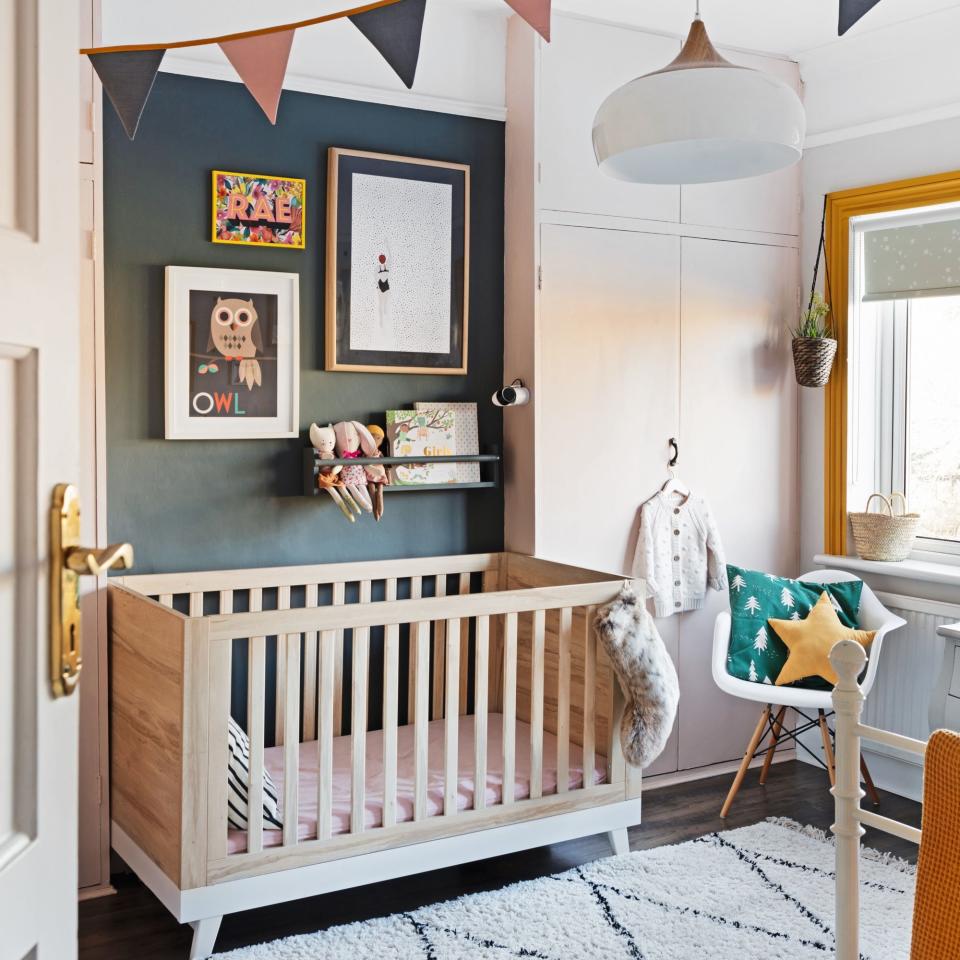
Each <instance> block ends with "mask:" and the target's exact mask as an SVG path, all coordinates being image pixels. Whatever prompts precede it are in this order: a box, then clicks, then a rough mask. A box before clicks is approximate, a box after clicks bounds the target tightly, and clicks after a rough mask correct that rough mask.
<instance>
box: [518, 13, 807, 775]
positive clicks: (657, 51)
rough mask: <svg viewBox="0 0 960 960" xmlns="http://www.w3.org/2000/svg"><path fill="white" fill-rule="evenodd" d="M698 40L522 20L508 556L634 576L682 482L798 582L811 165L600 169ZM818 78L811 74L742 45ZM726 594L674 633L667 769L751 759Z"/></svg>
mask: <svg viewBox="0 0 960 960" xmlns="http://www.w3.org/2000/svg"><path fill="white" fill-rule="evenodd" d="M679 46H680V41H679V40H676V39H671V38H666V37H662V36H654V35H649V34H645V33H642V32H640V31H636V30H630V29H626V28H621V27H615V26H611V25H608V24H602V23H599V22H596V21H590V20H585V19H580V18H576V17H570V16H564V15H559V14H555V15H554V27H553V42H552V43H551V44H549V45H547V44H545V43H543V42H542V41H540V40H539V38H537V37H536V36H535V34H534V33H533V32H532V31H531V30H530V29H529V28H528V27H527V26H526V25H525V24H524V23H523V22H522V21H520V20H519V19H518V18H514V19H513V20H512V21H511V24H510V31H509V52H508V72H507V88H508V120H507V200H506V213H507V228H506V298H507V300H506V320H505V324H506V326H505V342H506V353H505V371H504V372H505V374H506V379H507V380H508V381H509V380H511V379H512V378H514V377H521V378H522V379H523V380H524V381H525V382H526V383H527V384H528V385H529V386H530V387H531V389H532V391H533V402H532V403H531V405H530V406H529V407H526V408H522V409H518V410H507V411H506V412H505V416H504V424H505V436H506V450H505V454H506V465H507V466H506V476H507V483H506V500H507V502H506V511H507V541H508V542H507V546H508V548H509V549H516V550H522V551H526V552H530V553H536V554H537V555H538V556H542V557H547V558H550V559H555V560H561V561H570V562H576V563H578V564H582V565H585V566H592V567H595V568H599V569H604V570H610V571H622V572H628V571H629V569H630V565H631V561H632V556H633V548H634V544H635V542H636V534H637V508H638V507H639V505H640V503H641V502H642V501H643V500H645V499H646V498H647V497H648V496H650V495H651V494H653V493H654V492H655V491H656V490H657V488H658V487H659V486H660V485H661V484H662V483H663V482H664V480H665V479H666V467H667V460H668V458H669V446H668V441H669V439H670V438H671V437H676V438H677V439H678V441H679V445H680V461H679V468H678V469H679V474H680V476H681V478H682V479H683V480H684V481H685V482H686V483H688V484H689V485H690V486H691V487H692V488H693V489H694V490H695V491H696V492H698V493H699V494H702V495H704V496H706V497H707V499H708V500H709V501H710V503H711V506H712V507H713V510H714V513H715V515H716V517H717V520H718V523H719V525H720V529H721V533H722V536H723V539H724V544H725V547H726V551H727V556H728V559H729V560H731V561H732V562H734V563H738V564H740V565H744V566H750V567H756V568H761V569H764V570H770V571H772V572H776V573H782V574H789V575H793V574H795V573H797V569H796V566H797V563H798V558H799V539H798V529H799V521H798V511H797V482H798V481H797V387H796V385H795V383H794V380H793V373H792V369H791V365H790V356H789V335H788V334H787V332H786V325H787V324H788V323H789V322H791V321H792V320H793V319H794V316H795V313H796V310H797V303H798V299H799V297H798V291H799V277H798V259H797V247H798V232H799V195H800V194H799V174H798V171H797V170H796V169H794V170H789V171H786V172H783V173H779V174H774V175H772V176H769V177H764V178H760V179H757V180H753V181H740V182H736V183H728V184H719V185H704V186H697V187H690V188H687V187H684V188H683V189H681V188H678V187H648V186H638V185H632V184H623V183H619V182H616V181H613V180H609V179H607V178H605V177H603V176H601V175H600V173H599V172H598V171H597V169H596V164H595V161H594V159H593V154H592V147H591V142H590V131H591V127H592V121H593V116H594V113H595V112H596V109H597V107H598V106H599V104H600V102H601V101H602V100H603V99H604V97H606V96H607V95H608V94H609V93H610V92H611V91H612V90H613V89H614V88H615V87H616V86H618V85H619V84H621V83H623V82H625V81H626V80H629V79H631V78H632V77H635V76H637V75H639V74H641V73H645V72H647V71H649V70H653V69H656V68H658V67H660V66H662V65H664V64H665V63H667V62H668V61H669V60H671V59H672V58H673V57H674V56H675V55H676V53H677V51H678V50H679ZM727 55H728V56H730V58H731V59H734V60H736V61H738V62H741V63H745V64H746V65H749V66H757V67H760V68H761V69H768V70H771V71H774V72H776V73H777V74H778V75H779V76H782V77H784V78H785V79H787V80H788V81H790V82H793V83H798V82H799V81H798V78H797V69H796V65H795V64H793V63H789V62H786V61H779V60H772V59H769V58H762V57H757V56H747V55H744V54H741V53H738V52H731V51H728V52H727ZM724 605H725V597H724V596H723V595H721V594H719V593H711V594H710V596H709V598H708V603H707V606H706V608H705V609H703V610H700V611H696V612H693V613H687V614H683V615H680V616H675V617H671V618H669V619H666V620H662V621H660V624H659V625H660V629H661V632H662V634H663V637H664V640H665V641H666V643H667V646H668V648H669V649H670V652H671V655H672V656H673V657H674V660H675V661H676V664H677V668H678V672H679V676H680V685H681V700H680V715H679V719H678V722H677V725H676V728H675V730H674V733H673V737H672V739H671V742H670V744H669V746H668V748H667V750H666V751H665V753H664V754H663V756H661V758H660V759H659V761H657V763H656V765H655V766H654V767H652V768H651V769H650V770H648V774H652V775H655V774H668V773H675V772H677V771H688V770H693V771H695V770H698V769H699V770H701V771H702V772H708V770H709V768H710V767H711V766H712V765H716V764H722V763H725V762H727V761H732V760H734V759H738V758H739V757H740V756H741V755H742V752H743V749H744V747H745V745H746V742H747V740H748V739H749V736H750V733H751V732H752V729H753V726H754V725H755V723H756V709H755V707H753V706H750V705H746V704H744V703H742V702H739V701H737V700H734V699H732V698H730V697H727V696H726V695H724V694H722V693H720V692H719V691H718V690H717V689H716V687H715V686H714V684H713V680H712V678H711V675H710V652H711V642H712V633H713V620H714V617H715V615H716V613H717V611H718V610H719V609H722V608H723V606H724Z"/></svg>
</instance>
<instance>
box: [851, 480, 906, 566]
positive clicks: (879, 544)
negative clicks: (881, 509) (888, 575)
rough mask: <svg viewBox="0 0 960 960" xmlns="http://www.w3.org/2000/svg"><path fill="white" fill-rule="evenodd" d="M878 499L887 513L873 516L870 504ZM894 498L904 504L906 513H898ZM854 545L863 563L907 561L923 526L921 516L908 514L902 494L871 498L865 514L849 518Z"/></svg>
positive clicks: (855, 514) (865, 508)
mask: <svg viewBox="0 0 960 960" xmlns="http://www.w3.org/2000/svg"><path fill="white" fill-rule="evenodd" d="M875 497H879V498H880V500H881V501H882V502H883V504H884V506H885V507H886V509H887V512H886V513H870V512H869V511H870V504H871V502H872V501H873V499H874V498H875ZM894 497H897V498H898V499H899V500H900V501H901V502H902V503H903V512H902V513H895V512H894V508H893V500H894ZM850 526H851V527H852V528H853V542H854V544H856V547H857V556H858V557H860V559H861V560H892V561H895V562H896V561H900V560H906V559H907V557H909V556H910V551H911V550H913V543H914V541H915V540H916V537H917V528H918V527H919V526H920V514H919V513H908V512H907V499H906V497H904V495H903V494H902V493H891V494H890V496H889V498H887V497H885V496H884V495H883V494H882V493H874V494H871V495H870V497H869V499H868V500H867V505H866V507H864V510H863V513H851V514H850Z"/></svg>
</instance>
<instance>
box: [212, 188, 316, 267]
mask: <svg viewBox="0 0 960 960" xmlns="http://www.w3.org/2000/svg"><path fill="white" fill-rule="evenodd" d="M306 201H307V181H306V180H298V179H297V178H296V177H272V176H268V175H266V174H259V173H228V172H226V171H224V170H214V171H213V227H212V230H213V235H212V237H211V239H212V240H213V242H214V243H241V244H247V245H251V246H257V247H286V248H287V249H288V250H302V249H303V248H304V247H305V246H306V243H307V241H306V236H307V234H306V227H307V209H306Z"/></svg>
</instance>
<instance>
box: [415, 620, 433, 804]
mask: <svg viewBox="0 0 960 960" xmlns="http://www.w3.org/2000/svg"><path fill="white" fill-rule="evenodd" d="M413 632H414V634H415V636H416V650H415V652H414V663H415V666H416V697H415V703H416V708H415V711H416V720H415V721H414V742H415V753H416V766H415V768H414V783H413V787H414V799H413V819H414V820H423V819H424V817H426V815H427V776H428V766H427V762H428V750H429V740H428V734H429V729H428V727H429V718H428V716H427V709H428V706H429V700H428V692H429V686H430V622H429V621H427V620H424V621H421V622H420V623H418V624H416V626H415V628H414V631H413Z"/></svg>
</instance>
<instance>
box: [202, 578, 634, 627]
mask: <svg viewBox="0 0 960 960" xmlns="http://www.w3.org/2000/svg"><path fill="white" fill-rule="evenodd" d="M622 583H623V581H605V582H601V583H583V584H572V585H570V586H560V587H544V588H541V589H536V590H507V591H504V592H501V593H495V594H484V593H475V594H467V595H464V596H448V597H430V598H427V599H412V600H393V601H384V602H382V603H375V604H363V603H360V604H351V605H348V606H341V607H316V608H306V607H299V608H296V609H292V610H264V611H258V612H254V613H233V614H225V615H223V614H213V615H210V616H208V617H206V619H207V620H208V621H209V623H210V639H211V640H214V641H216V640H232V639H234V638H241V637H251V636H257V635H261V634H263V635H266V636H274V635H279V634H283V633H305V632H311V631H324V630H338V629H344V628H351V629H356V628H367V627H376V626H383V625H385V624H393V623H419V622H420V621H430V620H451V619H457V618H464V617H479V616H491V615H495V614H504V613H530V612H533V611H538V610H542V611H547V610H560V609H562V608H564V607H579V606H586V605H596V604H602V603H609V602H610V601H611V600H613V599H614V597H616V596H617V594H618V593H619V591H620V587H621V585H622Z"/></svg>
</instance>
